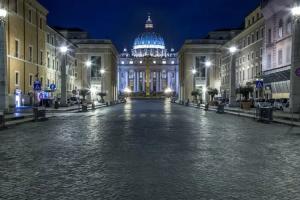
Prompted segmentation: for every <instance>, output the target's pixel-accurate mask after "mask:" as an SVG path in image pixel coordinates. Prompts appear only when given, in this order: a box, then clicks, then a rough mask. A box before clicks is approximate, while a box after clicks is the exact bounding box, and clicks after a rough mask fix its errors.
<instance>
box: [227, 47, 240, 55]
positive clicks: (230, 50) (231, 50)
mask: <svg viewBox="0 0 300 200" xmlns="http://www.w3.org/2000/svg"><path fill="white" fill-rule="evenodd" d="M237 51H238V49H237V47H236V46H231V47H229V52H230V53H231V54H234V53H236V52H237Z"/></svg>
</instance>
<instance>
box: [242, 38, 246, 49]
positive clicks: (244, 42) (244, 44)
mask: <svg viewBox="0 0 300 200" xmlns="http://www.w3.org/2000/svg"><path fill="white" fill-rule="evenodd" d="M243 47H246V39H244V40H243Z"/></svg>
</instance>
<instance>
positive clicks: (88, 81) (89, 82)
mask: <svg viewBox="0 0 300 200" xmlns="http://www.w3.org/2000/svg"><path fill="white" fill-rule="evenodd" d="M59 32H60V33H61V34H62V35H63V36H64V37H65V38H67V39H68V40H70V41H71V42H72V43H73V44H74V45H76V47H77V48H76V50H75V52H74V53H75V56H76V58H77V63H76V67H77V68H76V69H77V70H76V77H77V78H78V80H81V83H80V85H81V87H82V88H84V89H89V90H90V91H91V94H90V96H89V98H90V99H91V100H97V99H98V100H99V98H100V95H99V94H105V100H106V101H108V102H113V101H116V100H117V99H118V90H117V59H118V52H117V49H116V48H115V46H114V44H113V43H112V42H111V41H110V40H102V39H91V38H89V36H88V33H87V32H85V31H83V30H81V29H74V28H73V29H60V30H59ZM78 85H79V83H78Z"/></svg>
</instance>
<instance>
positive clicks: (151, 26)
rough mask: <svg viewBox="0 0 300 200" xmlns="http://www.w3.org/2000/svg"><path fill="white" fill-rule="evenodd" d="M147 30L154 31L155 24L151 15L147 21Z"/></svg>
mask: <svg viewBox="0 0 300 200" xmlns="http://www.w3.org/2000/svg"><path fill="white" fill-rule="evenodd" d="M145 28H146V29H153V23H152V20H151V15H150V13H148V19H147V21H146V24H145Z"/></svg>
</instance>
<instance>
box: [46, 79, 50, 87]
mask: <svg viewBox="0 0 300 200" xmlns="http://www.w3.org/2000/svg"><path fill="white" fill-rule="evenodd" d="M49 86H50V80H49V79H47V87H49Z"/></svg>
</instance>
